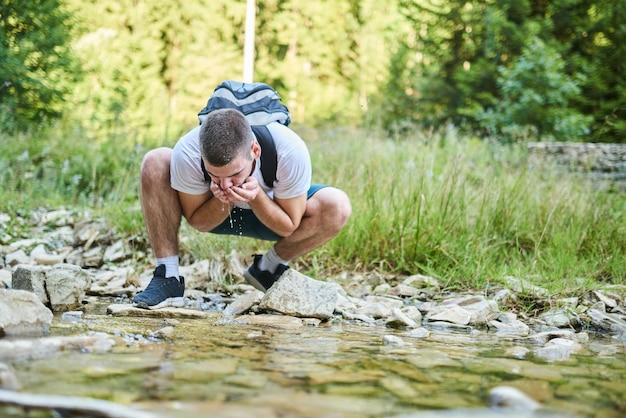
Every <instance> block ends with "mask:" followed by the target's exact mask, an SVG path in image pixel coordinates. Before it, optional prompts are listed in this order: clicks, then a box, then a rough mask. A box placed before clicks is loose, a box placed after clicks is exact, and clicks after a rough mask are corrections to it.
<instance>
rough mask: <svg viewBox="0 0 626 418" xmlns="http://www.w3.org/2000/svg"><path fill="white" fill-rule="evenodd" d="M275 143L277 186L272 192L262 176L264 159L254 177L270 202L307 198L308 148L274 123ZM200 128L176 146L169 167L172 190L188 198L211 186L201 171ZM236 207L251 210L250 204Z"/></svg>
mask: <svg viewBox="0 0 626 418" xmlns="http://www.w3.org/2000/svg"><path fill="white" fill-rule="evenodd" d="M267 128H268V129H269V131H270V133H271V134H272V138H274V143H275V145H276V155H277V157H278V158H277V159H278V168H277V170H276V182H274V187H273V188H270V187H268V185H266V184H265V182H264V181H263V176H262V175H261V159H260V158H259V159H257V160H256V167H255V169H254V172H253V173H252V175H253V176H254V177H255V178H256V179H257V180H258V182H259V185H260V186H261V188H262V189H263V190H264V191H265V192H266V193H267V194H268V196H269V197H270V198H272V199H273V198H274V196H275V197H277V198H279V199H291V198H293V197H296V196H300V195H303V194H306V193H307V191H308V190H309V187H310V186H311V171H312V170H311V157H310V155H309V150H308V149H307V146H306V144H305V143H304V141H303V140H302V138H300V137H299V136H298V134H296V133H295V132H294V131H292V130H291V129H289V128H288V127H286V126H284V125H281V124H280V123H277V122H274V123H270V124H269V125H267ZM199 133H200V126H198V127H196V128H194V129H192V130H191V131H189V132H188V133H187V134H185V135H184V136H183V137H182V138H181V139H180V140H179V141H178V142H177V143H176V145H175V146H174V152H173V153H172V160H171V163H170V182H171V185H172V188H174V189H175V190H178V191H180V192H183V193H187V194H196V195H197V194H204V193H206V192H207V191H208V190H209V183H207V182H205V181H204V173H203V172H202V168H201V167H200V159H201V154H200V141H199ZM262 152H263V150H261V153H262ZM236 206H238V207H240V208H244V209H250V205H249V204H247V203H242V204H237V205H236Z"/></svg>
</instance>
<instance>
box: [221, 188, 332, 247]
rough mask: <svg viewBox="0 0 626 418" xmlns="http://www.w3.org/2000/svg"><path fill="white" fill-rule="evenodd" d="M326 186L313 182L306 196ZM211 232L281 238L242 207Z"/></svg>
mask: <svg viewBox="0 0 626 418" xmlns="http://www.w3.org/2000/svg"><path fill="white" fill-rule="evenodd" d="M324 187H327V186H326V185H324V184H312V185H311V187H310V188H309V191H308V193H307V196H306V198H307V199H310V198H311V196H313V195H314V194H315V193H317V191H318V190H320V189H323V188H324ZM209 232H210V233H212V234H220V235H238V236H241V237H249V238H256V239H262V240H265V241H278V240H279V239H280V238H281V236H280V235H278V234H277V233H276V232H274V231H272V230H271V229H269V228H268V227H266V226H265V225H263V223H262V222H261V221H259V219H258V218H257V217H256V215H255V214H254V212H252V210H251V209H242V208H234V209H233V210H232V211H231V212H230V215H229V216H228V218H226V220H224V222H222V223H221V224H220V225H218V226H217V227H216V228H214V229H212V230H211V231H209Z"/></svg>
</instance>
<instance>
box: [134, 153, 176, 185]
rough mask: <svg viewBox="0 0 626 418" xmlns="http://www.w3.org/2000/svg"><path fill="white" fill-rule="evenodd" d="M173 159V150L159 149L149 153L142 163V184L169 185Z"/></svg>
mask: <svg viewBox="0 0 626 418" xmlns="http://www.w3.org/2000/svg"><path fill="white" fill-rule="evenodd" d="M171 158H172V149H171V148H157V149H153V150H151V151H148V152H147V153H146V155H145V156H144V157H143V161H142V162H141V182H142V184H146V183H152V182H163V181H167V182H168V183H169V179H170V159H171Z"/></svg>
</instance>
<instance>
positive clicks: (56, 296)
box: [46, 264, 92, 312]
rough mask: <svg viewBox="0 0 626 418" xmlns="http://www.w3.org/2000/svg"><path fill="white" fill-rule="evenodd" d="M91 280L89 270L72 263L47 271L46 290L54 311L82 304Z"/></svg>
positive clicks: (62, 310) (70, 308) (74, 307)
mask: <svg viewBox="0 0 626 418" xmlns="http://www.w3.org/2000/svg"><path fill="white" fill-rule="evenodd" d="M91 280H92V279H91V275H90V274H89V273H87V271H85V270H83V269H82V268H80V267H79V266H75V265H72V264H59V265H57V266H54V267H52V268H50V270H48V271H46V290H47V291H48V297H49V302H50V305H51V307H52V311H53V312H65V311H69V310H72V309H76V308H77V307H79V306H81V305H82V301H83V299H84V297H85V292H86V291H87V290H88V289H89V288H90V287H91Z"/></svg>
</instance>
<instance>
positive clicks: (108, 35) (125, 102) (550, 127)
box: [0, 0, 626, 142]
mask: <svg viewBox="0 0 626 418" xmlns="http://www.w3.org/2000/svg"><path fill="white" fill-rule="evenodd" d="M0 4H1V5H0V7H1V10H0V22H1V23H0V48H1V49H0V63H1V65H0V109H1V111H2V112H1V115H2V116H0V127H2V128H3V130H7V129H14V128H16V129H23V128H25V127H30V126H32V124H33V123H35V124H38V123H42V121H44V120H45V121H49V120H54V119H58V118H66V120H67V119H72V120H73V122H79V123H80V125H81V126H82V127H84V128H85V134H86V135H89V136H90V137H92V138H94V139H100V140H102V139H103V138H110V135H111V134H116V135H123V136H126V137H127V138H128V140H130V141H137V140H138V141H144V140H146V139H149V140H150V141H166V142H171V141H172V139H174V138H176V137H177V135H179V134H180V133H181V132H182V131H184V130H185V129H187V128H188V127H189V126H192V125H193V124H195V123H196V122H197V120H196V117H195V116H196V114H197V112H198V110H199V109H200V108H202V107H203V105H204V103H205V102H206V99H207V97H208V95H209V94H210V93H211V92H212V90H213V89H214V87H215V86H216V85H217V84H218V83H219V82H220V81H222V80H224V79H241V74H242V71H243V69H242V51H243V46H244V26H245V25H244V23H245V17H246V1H245V0H239V1H233V0H185V1H182V0H162V1H158V2H156V1H146V0H98V1H94V0H80V1H79V0H28V1H16V0H2V2H1V3H0ZM256 5H257V15H256V39H255V46H256V59H255V67H254V68H255V80H258V81H264V82H267V83H269V84H271V85H272V86H274V87H275V88H276V89H277V90H278V91H279V93H281V95H282V96H283V98H284V101H285V103H286V104H287V106H288V107H289V109H290V110H291V112H292V113H293V120H294V121H295V122H297V123H306V124H308V125H319V124H324V123H331V124H335V125H346V124H353V125H354V124H358V125H361V126H363V125H364V124H372V123H375V124H377V126H383V127H384V128H387V129H398V128H400V129H402V127H406V126H412V125H414V124H419V125H420V126H423V127H438V126H441V125H442V124H446V123H453V124H454V125H455V126H457V127H460V128H461V129H463V130H464V131H466V132H471V133H472V134H479V135H480V136H490V137H497V138H499V139H500V140H505V141H516V140H527V139H528V138H532V139H533V140H538V139H539V140H542V139H543V140H554V139H556V140H566V141H583V140H584V141H594V142H624V141H626V77H625V73H626V71H625V68H624V65H625V64H624V63H625V62H626V61H625V60H624V57H625V56H626V17H625V16H626V1H624V0H516V1H511V0H467V1H466V0H462V1H461V0H384V1H381V0H313V1H307V2H304V1H297V0H266V1H257V2H256ZM122 127H123V128H122ZM120 129H122V130H123V131H122V132H120Z"/></svg>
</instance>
